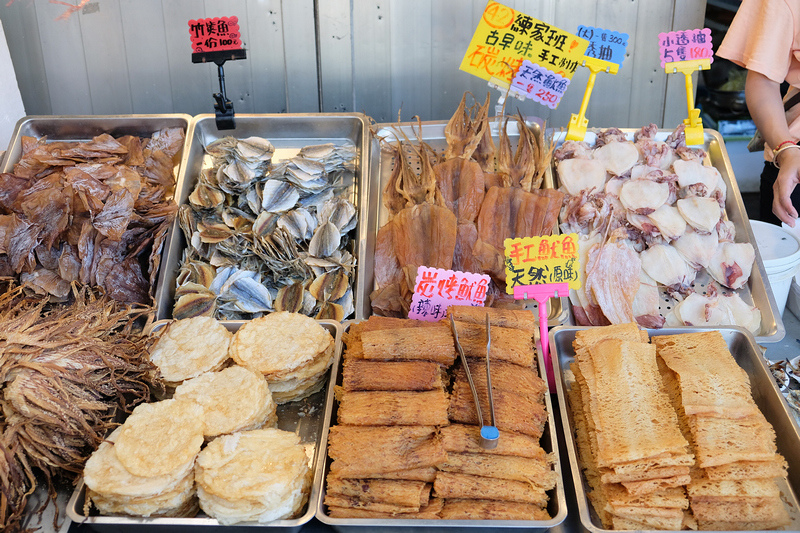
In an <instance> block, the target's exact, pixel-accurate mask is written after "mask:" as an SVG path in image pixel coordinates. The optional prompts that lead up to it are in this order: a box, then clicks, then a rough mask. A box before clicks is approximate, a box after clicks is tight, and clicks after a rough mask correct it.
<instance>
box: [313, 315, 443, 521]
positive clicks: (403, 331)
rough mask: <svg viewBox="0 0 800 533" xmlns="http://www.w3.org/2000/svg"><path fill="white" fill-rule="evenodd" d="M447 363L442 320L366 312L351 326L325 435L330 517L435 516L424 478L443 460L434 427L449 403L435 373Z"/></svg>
mask: <svg viewBox="0 0 800 533" xmlns="http://www.w3.org/2000/svg"><path fill="white" fill-rule="evenodd" d="M413 326H418V327H413ZM426 326H429V327H426ZM454 360H455V347H454V345H453V337H452V335H451V334H450V332H449V330H448V329H447V328H446V327H445V326H444V324H438V323H425V322H416V321H406V320H400V319H390V318H379V317H372V318H370V319H369V320H368V321H366V322H361V323H358V324H354V325H353V326H351V328H350V330H349V331H348V333H347V350H346V351H345V354H344V365H345V366H344V372H343V387H342V390H341V391H340V393H339V394H338V399H339V410H338V414H337V417H338V423H337V424H336V425H334V426H332V427H331V429H330V434H329V437H328V456H329V457H330V458H331V459H333V462H332V463H331V465H330V473H329V475H328V478H327V492H326V496H325V505H327V506H328V511H329V513H330V515H331V516H333V517H364V518H366V517H392V516H398V517H403V518H436V514H437V513H438V512H439V510H440V509H441V507H442V503H443V502H442V500H441V499H437V498H431V483H432V482H433V480H434V479H435V477H436V468H435V467H436V465H437V464H438V463H441V462H442V461H444V460H445V458H446V454H445V451H444V447H443V446H442V439H441V436H440V435H439V431H438V428H439V427H440V426H441V425H445V424H447V423H448V422H447V407H448V403H449V402H448V398H447V394H446V392H445V388H444V382H443V380H442V375H443V373H444V371H445V369H446V368H447V367H448V366H450V365H452V363H453V361H454Z"/></svg>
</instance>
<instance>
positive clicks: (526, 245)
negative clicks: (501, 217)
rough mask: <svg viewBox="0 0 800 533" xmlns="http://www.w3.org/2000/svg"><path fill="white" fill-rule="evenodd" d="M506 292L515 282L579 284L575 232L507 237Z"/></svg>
mask: <svg viewBox="0 0 800 533" xmlns="http://www.w3.org/2000/svg"><path fill="white" fill-rule="evenodd" d="M503 246H505V257H506V259H505V265H506V293H508V294H514V287H516V286H518V285H539V284H542V283H568V284H569V288H570V289H579V288H580V287H581V278H580V268H579V262H580V260H579V258H578V234H577V233H570V234H568V235H545V236H543V237H523V238H517V239H506V240H505V241H504V242H503Z"/></svg>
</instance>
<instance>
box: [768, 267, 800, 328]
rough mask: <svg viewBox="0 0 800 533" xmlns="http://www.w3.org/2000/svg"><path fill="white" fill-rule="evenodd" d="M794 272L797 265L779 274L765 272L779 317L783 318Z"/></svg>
mask: <svg viewBox="0 0 800 533" xmlns="http://www.w3.org/2000/svg"><path fill="white" fill-rule="evenodd" d="M796 272H797V265H795V266H793V267H792V268H790V269H787V270H783V271H780V272H770V271H767V278H768V279H769V286H770V287H771V288H772V295H773V296H775V304H776V305H777V306H778V312H780V314H781V316H783V311H784V309H785V308H786V300H787V298H788V297H789V289H791V288H792V281H794V275H795V273H796Z"/></svg>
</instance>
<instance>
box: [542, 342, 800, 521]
mask: <svg viewBox="0 0 800 533" xmlns="http://www.w3.org/2000/svg"><path fill="white" fill-rule="evenodd" d="M584 329H590V328H589V327H574V326H559V327H556V328H553V329H551V330H550V346H551V348H552V350H553V354H554V356H553V358H552V360H553V370H554V372H555V375H556V389H557V391H558V398H559V408H560V413H561V422H562V426H563V430H564V439H565V441H566V447H567V454H568V455H569V465H570V469H571V470H572V480H573V484H574V487H575V493H576V497H577V502H578V503H577V505H578V513H579V515H580V520H581V524H582V525H583V527H584V528H585V529H586V530H588V531H590V532H592V533H599V532H605V531H611V530H608V529H603V527H602V523H601V522H600V519H599V517H598V516H597V515H596V514H595V512H594V509H592V507H591V505H590V504H589V500H588V497H587V494H588V491H589V487H588V485H587V484H586V482H585V479H584V476H583V474H582V471H581V468H580V465H579V463H578V452H577V447H576V444H575V425H574V422H573V419H572V411H571V410H570V408H569V402H568V401H567V400H566V397H567V394H566V392H567V390H568V389H570V388H571V387H572V384H573V382H572V379H573V378H572V373H571V372H568V369H569V365H570V363H572V361H573V359H574V357H575V350H574V349H573V347H572V341H573V340H575V334H576V332H578V331H580V330H584ZM698 331H719V332H720V333H722V336H723V337H724V338H725V341H726V342H727V343H728V349H729V350H730V352H731V354H733V357H734V359H736V362H737V363H738V364H739V366H740V367H742V369H743V370H744V371H745V372H747V375H748V376H749V378H750V387H751V389H752V392H753V399H754V400H755V402H756V405H758V408H759V409H760V410H761V412H762V413H763V414H764V416H765V417H766V419H767V420H768V421H769V423H770V424H772V427H773V428H775V433H776V435H777V445H778V453H780V454H781V455H783V457H784V458H785V459H786V461H787V462H788V463H789V477H788V479H787V480H786V481H782V482H781V483H779V487H780V489H781V493H782V498H783V500H784V502H785V503H786V504H787V505H786V508H787V510H788V511H789V516H790V517H791V520H792V523H791V525H790V526H788V527H787V528H786V529H787V530H798V529H800V500H798V495H800V426H798V425H797V422H796V421H795V419H794V417H793V416H792V414H791V412H790V407H789V406H788V404H787V403H786V400H785V399H784V398H783V396H782V395H781V393H780V392H779V391H778V388H777V386H776V385H775V381H774V380H773V378H772V374H771V373H770V372H769V369H768V368H767V365H766V363H765V361H764V359H763V357H762V356H761V350H760V349H759V348H758V345H757V344H756V342H755V339H754V338H753V335H752V334H751V333H750V332H749V331H747V330H745V329H743V328H739V327H733V326H731V327H727V328H700V327H694V328H689V327H686V328H664V329H649V330H647V332H648V333H649V335H650V336H651V337H656V336H659V335H675V334H678V333H693V332H698ZM720 379H724V377H720Z"/></svg>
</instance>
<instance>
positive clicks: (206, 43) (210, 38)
mask: <svg viewBox="0 0 800 533" xmlns="http://www.w3.org/2000/svg"><path fill="white" fill-rule="evenodd" d="M189 37H190V39H191V41H192V52H194V53H202V52H220V51H223V50H240V49H241V48H242V41H241V35H240V33H239V19H238V18H237V17H216V18H208V19H197V20H190V21H189Z"/></svg>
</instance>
